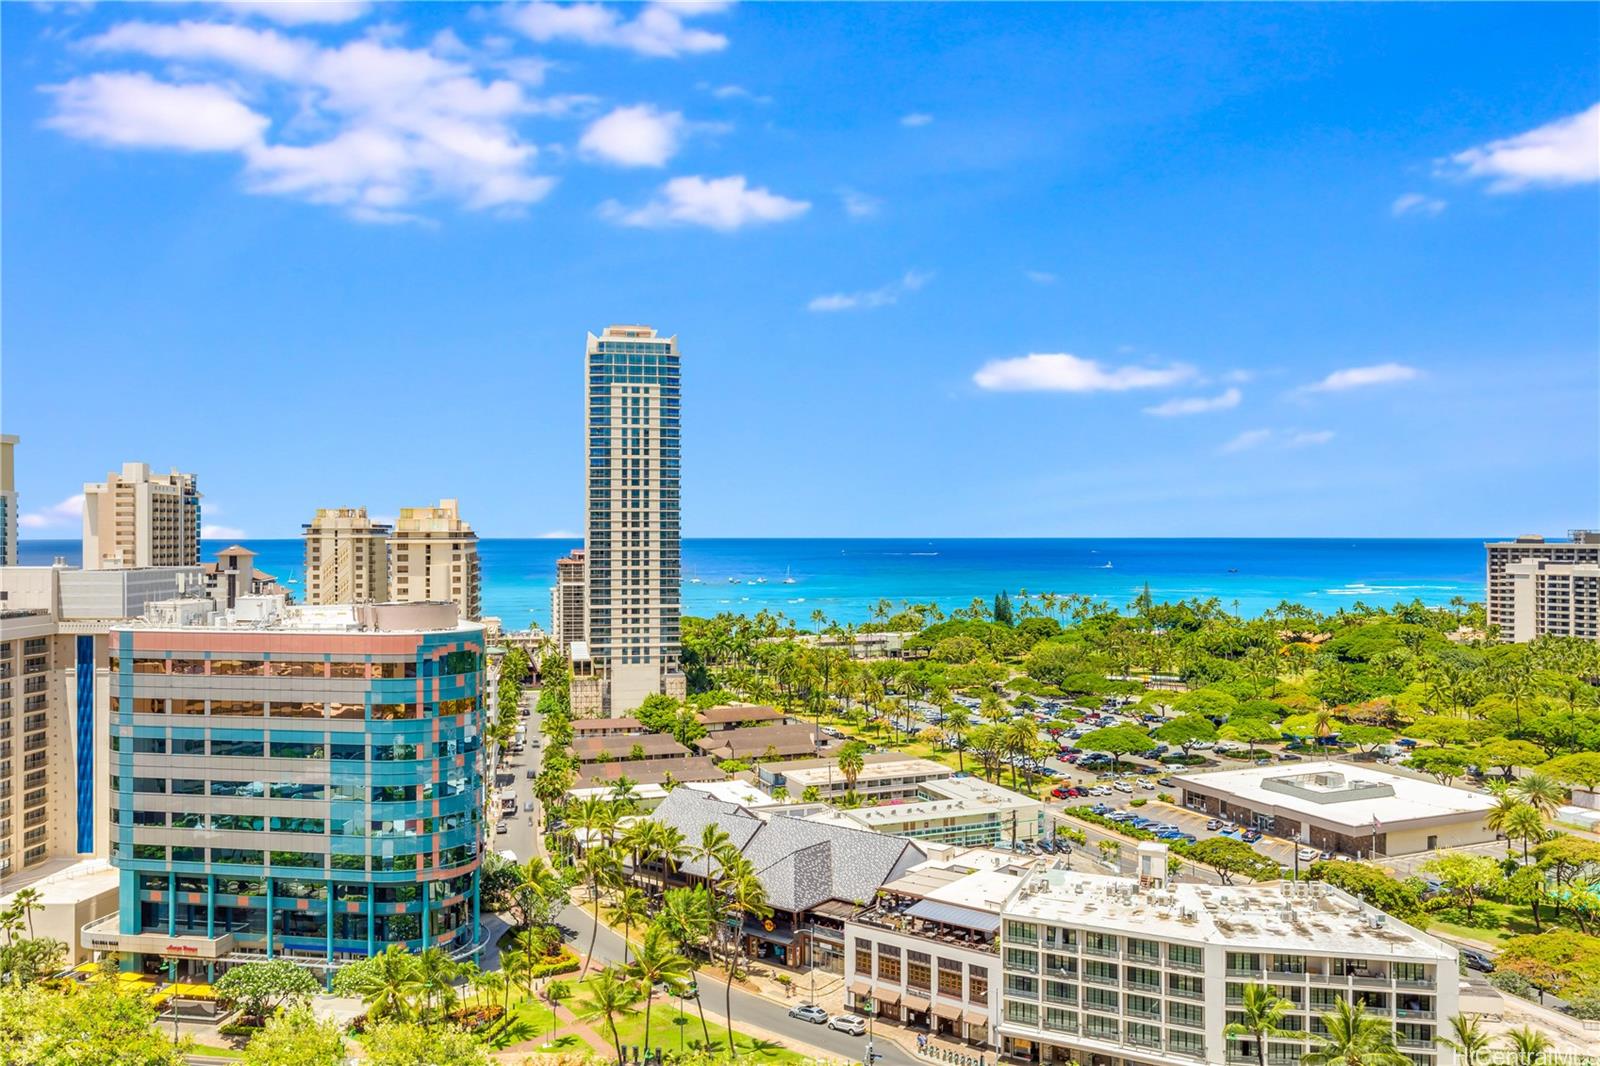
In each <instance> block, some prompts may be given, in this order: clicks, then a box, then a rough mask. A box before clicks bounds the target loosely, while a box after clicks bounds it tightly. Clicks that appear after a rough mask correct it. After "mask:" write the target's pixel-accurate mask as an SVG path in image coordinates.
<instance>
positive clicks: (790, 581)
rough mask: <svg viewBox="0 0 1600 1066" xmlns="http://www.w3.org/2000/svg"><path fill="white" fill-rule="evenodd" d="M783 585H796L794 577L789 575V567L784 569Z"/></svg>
mask: <svg viewBox="0 0 1600 1066" xmlns="http://www.w3.org/2000/svg"><path fill="white" fill-rule="evenodd" d="M783 583H784V584H785V585H792V584H794V575H793V574H791V573H789V568H788V567H787V566H786V567H784V568H783Z"/></svg>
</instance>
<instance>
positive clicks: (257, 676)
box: [110, 626, 484, 973]
mask: <svg viewBox="0 0 1600 1066" xmlns="http://www.w3.org/2000/svg"><path fill="white" fill-rule="evenodd" d="M482 670H483V639H482V630H481V629H480V628H478V627H476V626H462V627H458V628H454V629H450V630H442V631H437V632H428V631H424V632H398V633H397V632H373V631H357V632H308V631H304V630H299V629H293V628H283V629H262V630H260V631H253V630H251V629H249V628H245V627H216V628H211V627H184V628H173V629H143V628H131V629H119V630H115V631H113V633H112V638H111V672H110V678H111V679H110V700H111V714H110V733H111V739H110V745H111V752H110V759H111V767H112V769H111V773H112V780H111V791H112V802H113V804H114V806H113V809H112V812H111V820H112V834H111V835H112V845H111V847H112V856H111V857H112V862H113V863H114V864H115V866H116V867H117V868H118V870H119V871H120V872H121V884H120V892H121V899H120V908H119V920H118V932H119V933H120V934H122V935H123V936H124V937H130V936H131V937H135V938H137V939H136V940H135V941H133V942H132V943H133V945H134V946H133V948H132V951H133V953H134V954H139V955H143V956H144V960H145V966H146V968H152V965H153V962H152V956H161V955H165V956H167V957H169V958H174V957H175V958H195V959H201V960H204V961H205V962H206V963H208V964H210V963H212V962H220V963H222V964H224V965H226V963H228V962H230V961H240V960H241V959H244V958H266V957H278V956H283V955H290V956H293V957H295V958H296V960H297V961H301V962H304V963H306V964H308V965H312V966H314V967H321V968H322V969H324V970H325V971H327V972H330V973H331V971H332V970H333V969H334V968H335V967H337V965H338V964H339V963H340V962H342V961H348V960H350V959H353V958H360V957H365V956H367V955H370V954H374V953H377V952H381V951H382V950H384V948H385V947H387V946H388V945H389V944H393V943H401V944H405V945H407V946H408V947H409V948H411V949H412V950H413V951H421V950H423V949H425V948H428V947H431V946H439V947H442V948H444V949H446V950H448V951H449V952H450V953H451V954H452V955H456V956H465V955H469V954H472V953H475V952H476V950H477V948H478V943H479V940H480V928H479V883H478V877H479V862H480V849H481V847H482V839H483V823H482V812H483V806H484V798H483V781H482V776H481V770H480V758H481V744H482V734H483V724H484V708H483V698H482V692H481V677H482ZM152 936H153V937H154V938H155V940H160V939H163V938H164V939H166V940H170V941H171V942H172V943H171V944H169V945H158V946H157V949H156V950H155V951H149V950H141V949H148V948H149V947H150V946H151V944H152V943H153V942H154V941H153V940H152ZM124 950H128V949H124ZM213 969H214V968H213Z"/></svg>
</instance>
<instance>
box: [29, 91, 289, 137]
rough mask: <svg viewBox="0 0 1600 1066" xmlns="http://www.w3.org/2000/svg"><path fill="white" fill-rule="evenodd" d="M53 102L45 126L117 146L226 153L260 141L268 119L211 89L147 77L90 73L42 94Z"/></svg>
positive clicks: (222, 92) (225, 93) (224, 94)
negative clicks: (52, 108) (53, 109)
mask: <svg viewBox="0 0 1600 1066" xmlns="http://www.w3.org/2000/svg"><path fill="white" fill-rule="evenodd" d="M44 91H45V92H47V93H49V94H50V95H51V96H53V97H54V98H55V113H54V114H52V115H51V116H50V117H49V118H48V119H46V120H45V124H46V125H48V126H51V127H54V128H55V129H58V130H61V131H62V132H63V133H66V134H68V135H70V136H73V137H77V138H79V139H80V140H86V141H95V142H98V143H100V144H107V145H113V146H117V147H125V148H128V147H140V148H173V149H177V150H179V151H184V152H228V151H238V150H241V149H244V148H247V147H249V146H251V145H253V144H255V143H257V142H258V140H259V139H260V137H261V133H262V131H263V130H265V129H266V128H267V119H266V118H265V117H264V116H262V115H258V114H256V113H255V112H254V111H252V110H250V109H249V108H248V107H246V106H245V105H244V104H241V103H240V102H239V101H238V100H237V99H235V98H234V97H233V96H232V95H230V94H229V93H228V92H227V91H226V90H224V89H221V88H219V87H217V86H215V85H171V84H168V83H166V82H159V81H156V80H155V79H154V78H152V77H150V76H149V75H148V74H90V75H88V76H86V77H82V78H74V79H72V80H71V81H69V82H66V83H64V84H61V85H47V86H45V89H44Z"/></svg>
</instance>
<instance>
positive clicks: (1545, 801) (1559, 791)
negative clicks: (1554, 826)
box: [1511, 770, 1567, 818]
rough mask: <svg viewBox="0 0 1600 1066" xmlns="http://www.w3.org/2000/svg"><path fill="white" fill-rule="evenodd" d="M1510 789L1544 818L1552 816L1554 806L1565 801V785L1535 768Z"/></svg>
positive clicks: (1554, 810)
mask: <svg viewBox="0 0 1600 1066" xmlns="http://www.w3.org/2000/svg"><path fill="white" fill-rule="evenodd" d="M1511 790H1512V791H1513V792H1515V793H1516V794H1517V796H1518V797H1519V798H1520V799H1521V800H1522V802H1524V803H1526V804H1527V805H1528V806H1530V807H1532V808H1533V809H1534V810H1536V811H1538V812H1539V813H1540V814H1542V815H1544V816H1545V817H1546V818H1549V817H1551V816H1553V815H1554V814H1555V813H1556V808H1557V807H1559V806H1561V805H1562V804H1563V803H1565V802H1567V790H1566V787H1565V786H1563V785H1562V784H1561V782H1559V781H1557V780H1556V779H1555V778H1553V777H1551V776H1550V775H1549V774H1545V773H1540V772H1539V771H1537V770H1535V771H1533V772H1532V773H1530V774H1527V775H1525V776H1523V777H1522V778H1521V779H1520V780H1518V781H1517V783H1516V784H1514V785H1512V786H1511Z"/></svg>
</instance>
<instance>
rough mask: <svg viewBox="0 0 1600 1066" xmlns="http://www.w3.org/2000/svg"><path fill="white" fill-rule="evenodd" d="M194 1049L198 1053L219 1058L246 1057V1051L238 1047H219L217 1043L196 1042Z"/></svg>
mask: <svg viewBox="0 0 1600 1066" xmlns="http://www.w3.org/2000/svg"><path fill="white" fill-rule="evenodd" d="M192 1050H193V1052H194V1054H196V1055H209V1056H211V1057H212V1058H218V1059H239V1058H243V1057H244V1052H243V1051H240V1050H239V1049H238V1048H231V1047H218V1046H217V1045H215V1044H195V1045H194V1047H193V1048H192Z"/></svg>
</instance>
